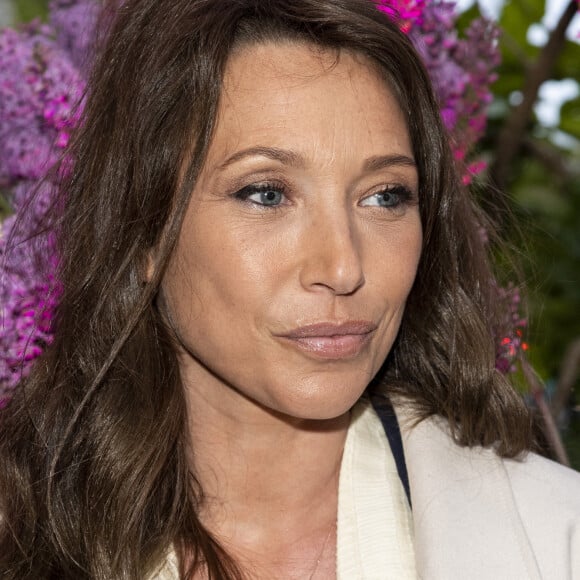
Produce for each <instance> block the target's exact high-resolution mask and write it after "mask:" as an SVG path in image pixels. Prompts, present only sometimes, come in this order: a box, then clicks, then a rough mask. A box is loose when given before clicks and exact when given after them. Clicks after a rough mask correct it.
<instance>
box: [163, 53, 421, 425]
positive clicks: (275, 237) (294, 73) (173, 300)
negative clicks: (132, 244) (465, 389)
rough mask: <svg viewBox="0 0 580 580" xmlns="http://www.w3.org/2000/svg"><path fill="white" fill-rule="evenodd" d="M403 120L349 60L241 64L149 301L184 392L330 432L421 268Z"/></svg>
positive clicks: (391, 330)
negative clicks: (159, 312) (172, 345)
mask: <svg viewBox="0 0 580 580" xmlns="http://www.w3.org/2000/svg"><path fill="white" fill-rule="evenodd" d="M417 189H418V177H417V169H416V166H415V162H414V159H413V153H412V147H411V143H410V138H409V134H408V131H407V127H406V124H405V120H404V117H403V114H402V112H401V110H400V108H399V106H398V104H397V102H396V100H395V98H394V97H393V95H392V93H391V91H390V90H389V88H388V87H387V86H386V84H385V82H384V81H382V80H381V79H380V78H379V76H378V74H377V72H376V71H374V70H373V68H372V67H371V66H370V65H369V64H368V63H367V62H366V61H365V60H364V59H363V58H362V57H360V56H353V55H350V54H349V53H347V52H342V53H341V54H340V57H339V58H337V55H336V54H335V53H331V52H327V51H322V50H320V49H317V48H314V47H312V46H310V45H302V44H291V43H288V44H266V45H257V46H253V47H249V48H244V49H241V50H240V51H238V52H237V53H236V54H234V55H233V56H232V57H231V59H230V62H229V65H228V67H227V71H226V75H225V81H224V88H223V95H222V100H221V103H220V109H219V116H218V122H217V127H216V132H215V136H214V138H213V142H212V143H211V146H210V148H209V152H208V156H207V160H206V162H205V164H204V168H203V170H202V173H201V175H200V178H199V180H198V183H197V185H196V187H195V190H194V191H193V194H192V197H191V202H190V205H189V208H188V211H187V213H186V216H185V221H184V224H183V229H182V231H181V235H180V237H179V241H178V246H177V248H176V251H175V254H174V256H173V259H172V261H171V263H170V265H169V268H168V271H167V273H166V276H165V279H164V281H163V285H162V293H163V304H164V305H165V310H166V315H167V316H168V318H169V320H170V323H171V325H172V326H173V328H174V330H175V332H176V334H177V335H178V337H179V340H180V343H181V345H182V347H183V348H182V351H181V352H180V354H179V356H180V365H181V372H182V377H183V380H184V384H185V387H186V389H188V391H189V392H190V394H191V396H194V397H196V396H197V397H202V398H203V400H204V401H205V402H207V403H209V404H211V405H213V406H214V407H215V408H217V409H220V410H221V411H222V412H224V413H232V414H233V415H236V414H240V413H242V412H243V409H245V408H247V409H250V408H252V409H260V410H263V409H264V408H265V409H268V410H272V411H276V412H277V413H282V414H283V415H285V416H290V417H295V418H304V419H324V418H331V417H337V416H339V415H341V414H342V413H344V412H346V411H347V410H348V409H349V408H350V407H351V406H352V405H353V404H354V403H355V402H356V400H357V399H358V398H359V397H360V395H361V394H362V392H363V391H364V389H365V388H366V386H367V385H368V383H369V382H370V381H371V379H372V378H373V376H374V375H375V374H376V372H377V371H378V370H379V368H380V367H381V365H382V363H383V362H384V360H385V358H386V356H387V354H388V353H389V350H390V349H391V346H392V344H393V341H394V339H395V337H396V335H397V331H398V329H399V325H400V323H401V317H402V315H403V310H404V307H405V301H406V299H407V296H408V294H409V291H410V289H411V286H412V284H413V281H414V278H415V273H416V270H417V265H418V261H419V257H420V253H421V244H422V231H421V222H420V217H419V210H418V199H417V195H418V191H417Z"/></svg>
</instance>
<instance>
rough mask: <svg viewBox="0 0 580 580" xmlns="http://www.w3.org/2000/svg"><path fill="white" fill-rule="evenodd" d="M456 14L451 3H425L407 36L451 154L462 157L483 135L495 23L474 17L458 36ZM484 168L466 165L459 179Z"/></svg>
mask: <svg viewBox="0 0 580 580" xmlns="http://www.w3.org/2000/svg"><path fill="white" fill-rule="evenodd" d="M457 18H458V14H457V10H456V6H455V3H454V2H446V1H441V2H428V3H426V4H425V5H424V6H423V9H422V12H421V18H420V19H419V21H418V26H415V27H413V28H411V30H410V32H409V36H410V38H411V39H412V40H413V42H414V44H415V46H416V47H417V49H418V50H419V52H420V54H421V56H422V57H423V60H424V62H425V64H426V66H427V69H428V70H429V74H430V75H431V79H432V81H433V84H434V87H435V90H436V93H437V96H438V98H439V103H440V106H441V115H442V118H443V122H444V123H445V126H446V127H447V129H448V131H449V133H450V137H451V144H452V146H453V149H454V152H455V156H456V158H457V159H458V160H459V161H462V162H463V161H464V160H465V159H466V158H467V156H468V155H469V153H470V152H471V151H472V149H473V148H474V146H475V145H476V143H477V142H478V140H479V139H480V138H481V137H482V136H483V134H484V131H485V127H486V113H487V107H488V105H489V104H490V103H491V101H492V98H493V95H492V93H491V90H490V87H491V85H492V84H493V82H494V81H495V80H496V73H495V70H496V68H497V67H498V66H499V64H500V52H499V49H498V46H497V40H498V35H499V29H498V27H497V26H496V25H495V24H494V23H492V22H491V21H489V20H486V19H484V18H478V19H476V20H474V21H473V22H472V23H471V24H470V26H469V27H468V28H467V30H466V31H465V37H464V38H460V37H459V35H458V33H457ZM484 168H485V164H483V163H482V162H481V161H475V162H473V163H471V164H468V165H467V168H466V169H467V174H466V175H465V179H464V181H465V182H466V183H468V182H469V181H470V179H471V175H472V174H476V173H479V172H481V171H482V170H483V169H484Z"/></svg>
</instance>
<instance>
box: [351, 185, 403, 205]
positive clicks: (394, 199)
mask: <svg viewBox="0 0 580 580" xmlns="http://www.w3.org/2000/svg"><path fill="white" fill-rule="evenodd" d="M411 197H412V194H411V191H410V190H409V189H407V188H406V187H392V188H388V189H385V190H383V191H379V192H378V193H375V194H373V195H369V196H368V197H365V198H364V199H362V200H361V202H360V205H361V206H363V207H384V208H387V209H389V208H396V207H398V206H400V205H401V204H404V203H406V202H408V201H409V200H410V199H411Z"/></svg>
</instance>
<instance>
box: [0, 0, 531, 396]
mask: <svg viewBox="0 0 580 580" xmlns="http://www.w3.org/2000/svg"><path fill="white" fill-rule="evenodd" d="M374 1H375V4H376V5H377V8H378V9H380V10H382V11H385V12H387V13H388V14H390V15H392V16H393V17H396V18H397V20H398V22H399V23H400V25H401V28H402V29H403V30H404V31H405V32H406V33H407V34H409V36H410V38H411V39H412V40H413V42H414V43H415V45H416V46H417V47H418V49H419V51H420V53H421V55H422V56H423V58H424V60H425V63H426V65H427V68H428V70H429V71H430V74H431V75H432V79H433V81H434V85H435V88H436V91H437V94H438V97H439V100H440V103H441V114H442V116H443V120H444V122H445V124H446V126H447V128H448V129H449V132H450V136H451V140H452V144H453V147H454V150H455V154H456V157H457V158H458V159H460V160H464V159H465V158H466V156H467V155H468V154H469V153H470V152H471V150H472V149H473V147H474V145H475V144H476V142H477V141H478V139H479V138H480V137H481V135H482V134H483V131H484V129H485V112H486V106H487V104H488V103H489V102H490V100H491V92H490V85H491V83H492V82H493V80H494V79H495V73H494V69H495V67H496V66H497V64H498V62H499V51H498V49H497V46H496V39H497V29H496V28H495V26H493V25H492V24H491V23H490V22H488V21H486V20H483V19H478V20H475V21H474V22H473V23H472V24H471V26H470V27H469V28H468V29H467V31H466V33H465V37H464V38H459V36H458V33H457V14H456V11H455V4H454V3H453V2H449V1H438V0H437V1H431V2H428V1H427V0H374ZM98 10H99V1H98V0H52V1H51V3H50V20H49V23H48V24H46V25H41V24H39V23H32V24H30V25H28V26H25V27H23V28H22V29H20V30H18V31H15V30H10V29H5V30H2V31H0V189H1V190H2V191H5V192H9V199H10V202H11V204H12V206H13V209H14V211H15V215H14V216H11V217H9V218H7V219H6V220H5V221H4V223H3V224H1V226H0V402H1V401H2V399H3V398H5V397H6V395H7V394H8V393H9V391H10V389H11V388H13V387H14V386H15V385H16V384H17V382H18V381H19V380H20V378H21V377H22V376H24V375H26V373H27V372H28V370H29V368H30V363H31V361H33V360H34V359H35V358H37V357H38V355H40V354H41V353H42V351H43V350H44V349H45V348H46V346H47V345H48V344H50V342H51V338H52V335H53V331H54V329H53V323H52V320H53V314H54V310H55V308H56V306H57V304H58V298H59V289H58V283H57V281H56V280H55V278H54V274H53V272H54V271H55V269H56V266H57V256H56V255H55V252H54V243H53V240H52V238H51V237H50V235H45V236H44V237H43V236H38V235H35V234H36V230H37V229H38V227H39V223H40V219H41V217H42V216H43V215H45V214H46V212H47V211H49V208H50V201H51V199H52V191H53V188H52V187H51V183H50V180H48V181H45V182H43V183H42V185H40V187H38V184H39V182H40V180H41V179H42V178H43V176H44V175H45V174H46V173H47V170H48V169H50V168H51V167H52V166H53V165H54V164H55V162H56V161H57V159H58V158H59V156H60V155H61V154H62V152H63V150H64V148H65V147H66V145H67V142H68V138H69V133H70V130H71V128H74V127H75V126H76V125H77V124H78V122H79V113H80V110H81V109H82V106H81V105H82V103H80V102H79V101H80V99H81V96H82V94H83V91H84V89H85V81H84V78H85V76H86V71H87V69H88V67H89V66H90V60H91V34H92V32H93V31H94V29H95V25H96V19H97V16H98ZM77 105H78V107H77ZM479 170H481V165H471V167H470V169H469V171H470V172H472V173H476V172H477V171H479ZM469 179H470V177H469V175H468V176H467V177H466V181H469ZM33 192H34V197H31V195H32V193H33ZM29 200H32V201H31V203H30V204H29V203H28V201H29ZM25 206H26V214H24V212H22V215H26V217H25V218H23V219H20V218H19V216H20V214H19V211H20V210H21V209H22V208H24V207H25ZM505 292H507V293H510V292H511V293H512V296H513V299H512V306H513V308H512V309H511V310H510V316H512V315H513V317H515V318H517V310H518V309H517V302H516V300H515V296H516V294H515V293H513V289H508V290H506V291H505ZM515 318H514V319H513V320H512V321H511V322H512V326H510V327H509V328H513V329H514V331H513V333H511V334H509V336H508V337H507V338H506V340H509V342H508V343H505V344H503V343H502V344H500V345H499V346H498V368H499V369H500V370H502V371H504V372H507V371H509V370H510V368H509V367H511V363H510V362H509V361H511V360H512V359H513V356H512V355H513V352H512V351H513V349H515V350H517V349H519V348H520V347H521V341H520V342H518V340H519V339H518V335H517V331H518V329H519V328H520V327H521V326H522V325H523V321H521V320H519V318H518V319H517V320H516V319H515ZM514 333H515V334H514ZM500 340H501V339H500ZM514 352H515V351H514Z"/></svg>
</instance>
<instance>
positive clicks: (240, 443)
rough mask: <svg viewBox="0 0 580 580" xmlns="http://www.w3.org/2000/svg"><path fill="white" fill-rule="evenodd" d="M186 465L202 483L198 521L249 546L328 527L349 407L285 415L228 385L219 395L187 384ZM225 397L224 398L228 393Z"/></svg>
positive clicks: (333, 510)
mask: <svg viewBox="0 0 580 580" xmlns="http://www.w3.org/2000/svg"><path fill="white" fill-rule="evenodd" d="M186 393H187V405H188V421H189V433H190V442H191V447H190V462H191V465H192V471H193V472H194V473H195V476H196V478H197V480H198V482H199V484H200V485H201V488H202V490H203V497H204V503H203V506H202V508H201V517H202V521H203V522H204V525H206V527H207V528H208V529H209V530H211V531H212V532H213V533H214V534H216V535H217V536H218V537H219V538H221V539H222V540H224V541H225V542H226V543H230V542H231V543H234V544H240V540H241V539H243V542H244V543H247V544H250V546H249V548H251V549H252V550H253V549H254V548H256V549H257V546H260V545H263V544H264V542H265V543H266V544H269V543H270V544H271V543H276V542H277V541H280V540H284V541H292V538H301V537H305V536H307V535H309V534H312V535H313V536H317V537H318V536H319V535H321V534H322V535H324V534H328V530H329V529H330V527H331V526H333V525H334V523H335V522H336V513H337V502H338V476H339V472H340V464H341V459H342V451H343V448H344V442H345V438H346V432H347V429H348V424H349V421H350V415H349V413H346V414H344V415H342V416H340V417H337V418H335V419H331V420H324V421H315V420H301V419H296V418H289V417H287V416H283V415H281V414H277V413H275V412H273V411H271V410H268V409H265V408H263V407H261V406H260V405H258V404H256V403H255V402H252V401H249V400H247V399H245V398H243V397H242V396H241V395H239V394H238V393H236V392H235V391H232V392H231V394H229V395H228V397H226V400H225V401H224V399H223V398H221V399H220V400H219V401H216V400H214V398H212V397H211V396H207V393H206V392H204V390H203V389H199V388H193V387H190V388H189V389H187V391H186ZM228 399H230V400H228Z"/></svg>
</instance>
